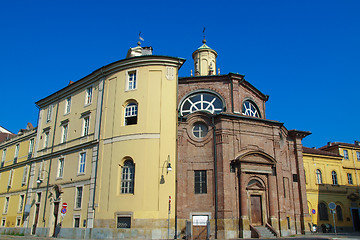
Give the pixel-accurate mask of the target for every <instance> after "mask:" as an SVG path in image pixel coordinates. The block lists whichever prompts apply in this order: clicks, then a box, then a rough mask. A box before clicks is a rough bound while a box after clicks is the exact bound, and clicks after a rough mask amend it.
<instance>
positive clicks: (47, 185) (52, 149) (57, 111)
mask: <svg viewBox="0 0 360 240" xmlns="http://www.w3.org/2000/svg"><path fill="white" fill-rule="evenodd" d="M59 101H60V99H59V95H58V94H57V106H56V114H55V120H54V133H53V138H52V143H51V152H50V164H49V169H48V176H47V182H46V193H45V203H44V212H43V223H44V227H45V212H46V202H47V196H48V192H49V182H50V169H51V163H52V159H53V156H52V154H53V152H54V141H55V133H56V123H57V116H58V113H59ZM41 171H42V170H41Z"/></svg>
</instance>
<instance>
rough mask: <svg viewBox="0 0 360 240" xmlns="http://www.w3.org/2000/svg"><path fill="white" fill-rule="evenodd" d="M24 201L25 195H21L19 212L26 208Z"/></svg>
mask: <svg viewBox="0 0 360 240" xmlns="http://www.w3.org/2000/svg"><path fill="white" fill-rule="evenodd" d="M24 200H25V195H20V198H19V208H18V212H22V209H23V207H24Z"/></svg>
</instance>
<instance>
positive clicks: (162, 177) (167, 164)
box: [160, 155, 172, 184]
mask: <svg viewBox="0 0 360 240" xmlns="http://www.w3.org/2000/svg"><path fill="white" fill-rule="evenodd" d="M165 166H166V174H168V173H169V172H170V171H172V167H171V163H170V155H168V157H167V159H166V160H165V161H164V163H163V166H162V171H161V178H160V184H164V183H165V178H164V168H165Z"/></svg>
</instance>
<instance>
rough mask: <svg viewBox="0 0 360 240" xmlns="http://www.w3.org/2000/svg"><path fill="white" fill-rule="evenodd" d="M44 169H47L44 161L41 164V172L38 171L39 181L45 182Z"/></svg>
mask: <svg viewBox="0 0 360 240" xmlns="http://www.w3.org/2000/svg"><path fill="white" fill-rule="evenodd" d="M44 169H45V162H44V161H42V162H40V164H39V171H38V179H39V180H43V179H44Z"/></svg>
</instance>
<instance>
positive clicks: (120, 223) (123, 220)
mask: <svg viewBox="0 0 360 240" xmlns="http://www.w3.org/2000/svg"><path fill="white" fill-rule="evenodd" d="M116 227H117V228H131V217H124V216H118V217H117V219H116Z"/></svg>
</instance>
